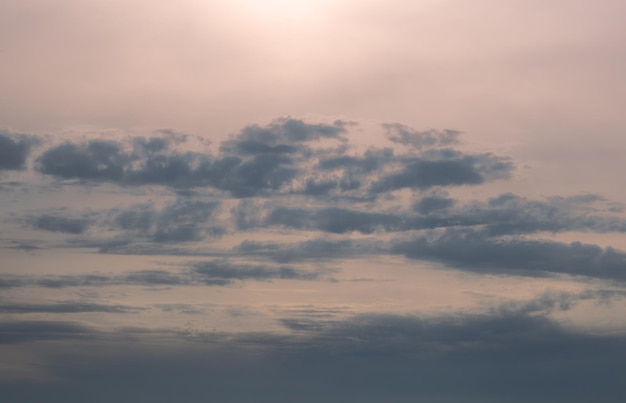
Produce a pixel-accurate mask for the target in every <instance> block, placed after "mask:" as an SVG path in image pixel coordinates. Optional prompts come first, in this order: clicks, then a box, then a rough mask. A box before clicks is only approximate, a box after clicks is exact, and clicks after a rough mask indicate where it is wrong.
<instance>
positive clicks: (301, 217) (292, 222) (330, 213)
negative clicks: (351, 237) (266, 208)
mask: <svg viewBox="0 0 626 403" xmlns="http://www.w3.org/2000/svg"><path fill="white" fill-rule="evenodd" d="M404 221H405V219H403V218H402V217H400V216H398V215H395V214H385V213H368V212H359V211H354V210H348V209H342V208H326V209H320V210H305V209H289V208H276V209H274V210H272V211H271V212H270V214H269V215H268V217H267V219H266V220H265V224H266V225H283V226H286V227H289V228H297V229H318V230H320V231H324V232H332V233H336V234H343V233H346V232H352V231H358V232H361V233H364V234H369V233H372V232H374V231H376V230H377V229H382V230H385V231H393V230H398V229H402V228H403V227H405V225H404V223H403V222H404Z"/></svg>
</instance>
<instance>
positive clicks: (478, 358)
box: [2, 310, 626, 403]
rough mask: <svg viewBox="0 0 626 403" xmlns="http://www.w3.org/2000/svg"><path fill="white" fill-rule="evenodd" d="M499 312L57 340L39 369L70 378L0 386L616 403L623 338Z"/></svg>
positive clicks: (305, 398) (15, 391) (46, 390)
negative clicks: (154, 339) (153, 341)
mask: <svg viewBox="0 0 626 403" xmlns="http://www.w3.org/2000/svg"><path fill="white" fill-rule="evenodd" d="M496 312H497V313H496ZM496 312H493V313H491V314H484V315H481V314H473V315H471V314H470V315H468V314H465V315H456V316H450V317H439V318H430V319H425V318H419V317H415V316H408V315H407V316H398V315H380V314H365V315H359V316H356V317H352V318H350V319H348V320H344V321H337V322H334V323H328V324H325V325H322V324H323V320H320V321H318V324H319V326H316V325H315V322H310V323H304V322H297V321H292V320H285V321H282V323H283V324H284V325H285V326H288V327H290V328H292V329H295V330H297V332H296V333H295V335H293V336H284V335H280V336H279V335H273V334H264V333H249V334H245V333H244V334H241V333H226V334H220V333H219V332H214V333H212V334H208V333H207V334H206V335H201V334H198V335H195V337H194V338H191V340H198V341H202V342H203V344H202V345H201V346H199V347H198V348H194V347H193V346H189V345H187V346H186V347H185V348H183V347H182V346H180V345H178V344H173V343H169V344H167V346H163V347H159V348H158V349H157V350H154V349H150V348H148V346H149V345H150V344H149V343H148V344H146V343H135V344H132V345H130V346H132V347H133V348H128V347H129V345H127V344H124V345H121V346H118V345H116V344H111V343H92V345H93V346H94V347H97V351H98V352H102V351H106V352H107V354H98V355H97V356H96V355H92V354H88V353H87V352H82V353H80V352H79V353H76V351H75V349H71V350H70V349H69V348H68V349H64V347H66V346H64V345H62V344H61V345H60V346H59V344H57V345H56V346H55V349H56V351H57V354H56V355H55V356H54V357H55V359H54V360H53V361H51V362H50V363H49V364H48V366H47V368H49V370H50V371H53V373H54V374H55V375H56V376H58V377H60V378H61V379H64V380H66V381H68V382H47V383H40V382H36V381H34V382H32V381H31V382H26V383H14V384H4V385H2V386H3V389H4V390H5V391H7V393H9V394H10V395H11V396H14V397H15V398H16V399H18V400H19V401H22V402H31V401H32V402H35V401H41V400H42V398H43V397H44V396H45V397H46V399H45V400H47V401H55V400H54V399H57V401H63V402H70V403H72V402H79V401H83V400H84V396H85V394H86V393H89V394H91V395H93V396H97V398H96V401H108V400H111V399H115V400H116V401H119V402H134V401H136V399H137V396H141V397H142V398H143V399H145V400H146V399H147V400H150V401H154V402H168V401H171V400H172V396H179V394H180V391H181V390H184V391H185V396H186V398H187V399H188V400H189V401H202V400H203V399H204V400H205V399H206V396H207V395H208V394H210V396H211V397H212V398H213V399H215V400H219V401H220V402H233V403H234V402H240V401H252V400H254V401H259V402H292V401H296V400H297V401H302V402H305V403H313V402H319V401H321V400H323V401H329V402H337V403H339V402H368V403H374V402H380V401H394V402H402V403H404V402H407V403H408V402H414V401H415V400H416V399H418V400H424V401H442V402H450V403H456V402H476V403H477V402H489V403H491V402H494V403H495V402H502V401H507V402H514V403H522V402H527V401H536V402H541V403H548V402H580V403H582V402H587V401H595V400H597V399H600V400H602V401H603V402H610V403H614V402H615V403H617V402H621V401H622V399H623V393H622V391H623V379H622V376H621V374H623V371H624V368H625V365H626V364H625V362H626V354H625V353H624V352H625V351H626V339H624V337H623V336H622V335H615V334H613V335H591V334H583V333H579V332H576V331H572V330H568V329H566V328H564V327H562V326H560V325H559V324H558V323H557V322H555V321H553V320H551V319H549V318H547V317H545V316H542V315H534V314H529V313H527V312H524V311H510V310H509V311H506V312H504V311H502V312H500V311H496ZM13 327H14V328H15V327H16V325H13ZM32 327H33V328H44V329H45V328H46V326H45V323H44V324H35V325H33V326H32ZM63 330H64V331H65V332H67V334H68V339H69V340H70V342H71V341H72V336H73V333H72V331H74V332H75V331H76V330H78V333H79V334H80V331H81V330H83V329H82V328H79V329H74V328H72V327H71V326H67V325H64V327H63ZM34 334H37V333H34ZM61 334H63V333H61ZM149 336H150V334H146V335H145V337H149ZM93 349H94V348H92V349H91V350H93ZM70 351H72V353H70ZM69 358H72V359H69ZM154 379H167V380H168V381H167V382H159V383H154ZM70 385H71V387H70ZM242 385H244V386H245V387H242ZM51 399H52V400H51ZM97 399H100V400H97Z"/></svg>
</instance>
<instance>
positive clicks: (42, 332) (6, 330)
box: [0, 321, 94, 344]
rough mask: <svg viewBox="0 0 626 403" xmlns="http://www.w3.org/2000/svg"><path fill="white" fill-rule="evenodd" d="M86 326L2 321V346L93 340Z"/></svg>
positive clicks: (60, 322)
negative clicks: (40, 341) (32, 342)
mask: <svg viewBox="0 0 626 403" xmlns="http://www.w3.org/2000/svg"><path fill="white" fill-rule="evenodd" d="M93 335H94V331H93V330H92V329H90V328H88V327H86V326H83V325H80V324H77V323H73V322H63V321H54V322H53V321H0V344H14V343H24V342H31V341H39V340H65V341H67V340H71V339H85V338H91V337H93Z"/></svg>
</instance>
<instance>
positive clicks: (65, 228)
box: [29, 214, 92, 235]
mask: <svg viewBox="0 0 626 403" xmlns="http://www.w3.org/2000/svg"><path fill="white" fill-rule="evenodd" d="M29 221H30V223H31V225H32V226H33V227H34V228H36V229H40V230H45V231H51V232H63V233H67V234H74V235H79V234H82V233H84V232H85V231H87V229H88V228H89V226H90V225H91V224H92V220H90V219H88V218H72V217H63V216H59V215H48V214H44V215H40V216H37V217H33V218H31V219H30V220H29Z"/></svg>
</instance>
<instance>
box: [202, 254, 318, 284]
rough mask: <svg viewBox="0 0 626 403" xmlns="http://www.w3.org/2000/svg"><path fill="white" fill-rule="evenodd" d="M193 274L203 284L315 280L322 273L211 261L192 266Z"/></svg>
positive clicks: (281, 267) (287, 267)
mask: <svg viewBox="0 0 626 403" xmlns="http://www.w3.org/2000/svg"><path fill="white" fill-rule="evenodd" d="M192 267H193V269H192V270H193V273H194V274H195V275H197V277H198V278H199V279H200V280H201V281H202V282H205V283H208V284H213V282H215V281H218V282H223V281H228V282H230V281H232V280H248V279H251V280H257V281H259V280H272V279H286V280H315V279H317V278H318V277H320V275H321V274H322V272H319V271H303V270H298V269H295V268H293V267H289V266H280V267H268V266H258V265H236V264H232V263H230V262H228V261H225V260H219V261H216V260H213V261H207V262H197V263H193V264H192Z"/></svg>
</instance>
